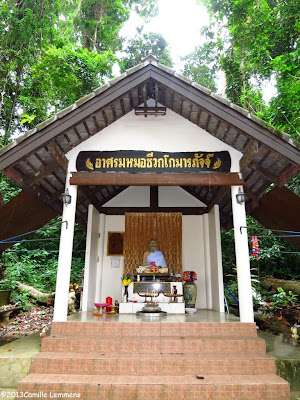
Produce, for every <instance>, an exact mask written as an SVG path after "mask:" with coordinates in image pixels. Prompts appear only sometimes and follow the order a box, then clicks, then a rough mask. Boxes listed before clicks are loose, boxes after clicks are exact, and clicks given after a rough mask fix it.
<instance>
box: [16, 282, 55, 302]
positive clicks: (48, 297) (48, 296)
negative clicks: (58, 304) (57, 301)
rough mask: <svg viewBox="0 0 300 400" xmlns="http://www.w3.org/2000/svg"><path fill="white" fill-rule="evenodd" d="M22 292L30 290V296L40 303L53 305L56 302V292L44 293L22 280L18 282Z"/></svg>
mask: <svg viewBox="0 0 300 400" xmlns="http://www.w3.org/2000/svg"><path fill="white" fill-rule="evenodd" d="M16 283H17V284H18V286H19V289H20V290H21V291H22V292H28V294H29V296H30V297H32V298H33V299H35V300H37V301H38V302H39V303H42V304H47V305H51V304H53V302H54V296H55V292H52V293H43V292H40V291H39V290H37V289H35V288H33V287H32V286H28V285H25V284H24V283H21V282H16Z"/></svg>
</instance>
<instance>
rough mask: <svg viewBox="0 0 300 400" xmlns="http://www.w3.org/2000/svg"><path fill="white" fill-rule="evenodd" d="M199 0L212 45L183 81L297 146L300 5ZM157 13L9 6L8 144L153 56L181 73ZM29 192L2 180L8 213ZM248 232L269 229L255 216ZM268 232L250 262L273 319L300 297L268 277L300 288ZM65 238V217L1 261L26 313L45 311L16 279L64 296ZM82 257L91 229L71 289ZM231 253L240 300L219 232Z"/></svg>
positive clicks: (63, 0) (0, 277)
mask: <svg viewBox="0 0 300 400" xmlns="http://www.w3.org/2000/svg"><path fill="white" fill-rule="evenodd" d="M195 1H196V0H195ZM196 2H198V3H201V4H202V5H204V6H205V7H206V8H207V10H208V12H209V15H210V23H209V24H208V25H207V26H206V27H204V28H203V29H202V32H201V35H202V37H203V45H202V46H201V47H197V48H195V49H194V51H193V52H192V53H191V54H189V55H188V56H185V57H183V58H182V60H181V65H182V67H181V71H178V72H181V73H182V74H184V75H185V76H188V77H189V78H191V79H193V80H194V81H195V82H197V83H199V84H201V85H203V86H206V87H208V88H210V89H211V90H213V91H215V92H217V93H218V92H219V93H220V91H222V92H225V94H226V96H227V98H228V99H230V100H231V101H232V102H233V103H235V104H237V105H239V106H241V107H243V108H245V109H247V110H249V112H251V113H252V114H255V115H256V116H258V117H260V118H262V119H264V120H265V121H267V122H268V123H269V124H270V125H273V126H275V127H276V128H277V129H279V130H281V131H285V132H286V133H288V134H289V135H290V136H291V137H293V138H294V139H296V140H299V136H300V115H299V109H300V48H299V36H300V2H299V1H298V0H289V1H285V0H222V1H221V0H198V1H196ZM182 7H184V1H182ZM133 11H134V12H135V13H137V14H138V15H140V16H141V17H142V21H143V23H142V24H141V26H140V27H139V28H138V29H137V30H136V35H135V37H133V38H126V37H124V36H122V35H121V33H120V32H121V28H122V27H123V25H124V23H126V21H128V19H129V18H130V15H131V13H132V12H133ZM158 12H159V8H158V4H157V1H156V0H147V1H145V0H60V1H58V0H42V1H37V0H18V1H15V0H1V1H0V87H1V94H0V147H3V146H5V145H7V144H9V143H10V142H11V141H12V140H14V139H15V138H17V137H18V136H19V135H21V134H23V133H25V132H26V131H28V130H29V129H32V128H33V127H34V126H35V125H36V124H38V123H39V122H42V121H43V120H45V119H47V118H49V117H51V116H52V115H53V114H55V113H56V112H57V111H59V110H61V109H63V108H65V107H67V106H69V105H70V104H72V103H74V102H75V101H76V100H77V99H78V98H81V97H83V96H84V95H86V94H88V93H90V92H91V91H92V90H93V89H95V88H96V87H98V86H101V85H102V84H104V83H105V82H106V81H107V80H108V79H111V78H113V77H114V74H115V72H114V71H115V70H116V69H117V70H118V71H120V72H123V71H124V70H125V69H127V68H130V67H132V66H133V65H135V64H137V63H139V62H140V61H141V60H142V59H143V58H144V57H146V56H147V55H148V54H152V55H154V56H155V57H156V58H157V59H158V60H159V61H160V62H161V63H163V64H165V65H168V66H170V67H172V66H173V63H174V61H173V60H172V57H171V53H170V48H169V45H168V43H167V41H166V40H165V39H164V37H163V36H162V35H161V34H159V33H157V32H150V33H149V32H148V33H146V32H145V29H144V27H145V25H146V24H147V22H148V21H149V20H151V18H154V17H155V16H156V15H157V14H158ZM116 67H117V68H116ZM220 73H222V74H223V76H224V77H225V82H226V83H225V85H223V88H220V87H219V86H218V76H219V74H220ZM266 82H272V84H273V85H274V86H275V88H276V94H275V95H274V96H273V97H272V98H271V99H270V101H268V102H266V101H265V100H264V96H263V90H264V89H263V88H264V87H265V84H266ZM299 183H300V175H298V176H296V177H295V178H293V179H292V180H291V181H290V182H288V183H287V187H288V188H289V189H290V190H292V191H293V192H294V193H296V194H297V195H299V191H300V189H299ZM269 189H270V188H269ZM20 190H21V189H20V188H19V187H17V185H16V184H15V183H13V182H12V181H10V180H9V179H8V178H7V177H6V176H4V175H2V174H0V206H1V205H3V204H5V203H7V202H8V201H9V200H10V199H11V198H12V197H14V196H15V195H16V194H17V193H18V192H19V191H20ZM295 218H299V216H295ZM248 224H249V225H251V226H256V227H261V226H260V225H259V224H258V222H256V221H255V220H253V219H252V218H251V217H248ZM262 232H263V233H262V234H261V236H262V237H259V246H260V255H259V258H258V259H257V258H255V257H253V256H251V257H250V258H251V267H252V274H253V275H252V276H253V281H252V283H253V287H254V288H255V291H256V295H255V300H254V301H255V304H256V306H257V307H259V305H260V304H261V303H263V302H265V303H266V304H267V305H269V306H267V307H269V308H268V309H271V308H272V304H274V307H273V309H272V310H273V311H272V312H273V316H275V317H276V315H277V314H276V312H277V310H278V309H282V307H286V308H287V307H296V309H297V306H299V294H300V291H299V293H293V292H290V291H289V290H288V289H281V290H278V289H277V288H276V287H273V288H271V289H270V286H268V285H267V284H266V283H265V282H264V281H263V277H265V276H273V277H274V278H278V279H281V280H291V281H294V282H295V283H296V282H297V281H299V280H300V254H299V252H298V251H297V249H295V248H293V247H292V246H291V245H288V244H287V243H285V242H284V241H283V240H282V239H281V238H280V237H278V236H277V235H274V234H272V232H270V231H269V230H266V231H262ZM59 235H60V221H59V218H57V219H55V220H53V221H51V223H49V224H47V225H46V226H44V227H43V228H41V229H40V230H38V231H37V232H35V233H33V234H32V235H31V236H29V237H26V240H20V241H19V242H18V243H16V244H15V245H14V246H13V247H11V248H10V249H8V250H6V251H5V252H3V253H2V255H1V258H0V281H1V282H0V288H1V287H9V288H10V289H12V297H11V302H12V303H18V305H19V306H20V307H21V308H22V309H23V310H28V309H29V310H30V309H31V308H32V307H37V306H38V305H39V304H38V302H37V301H36V300H34V299H32V297H31V296H30V295H29V293H28V291H26V290H25V291H20V290H19V287H18V284H17V283H16V282H22V283H23V284H27V285H29V286H32V287H34V288H35V289H37V290H40V291H42V292H44V293H50V292H53V291H54V290H55V279H56V268H57V256H58V244H59ZM84 249H85V232H84V231H83V230H82V229H81V227H80V226H77V227H76V234H75V242H74V254H73V263H72V276H71V282H70V283H78V282H79V280H80V276H81V273H82V269H83V265H84ZM249 249H250V250H251V237H249ZM222 251H223V267H224V282H225V284H226V285H227V286H228V288H229V289H230V291H231V292H232V293H233V294H234V295H235V296H237V283H236V282H237V280H236V271H235V255H234V254H235V252H234V239H233V232H232V230H230V231H228V232H225V231H223V232H222ZM299 285H300V284H299ZM272 290H273V291H272ZM228 299H229V300H232V297H231V296H230V295H228ZM45 307H46V306H45ZM43 312H44V311H43ZM299 313H300V311H299ZM298 317H299V316H298ZM298 317H297V318H298ZM298 323H300V321H299V320H298ZM280 329H281V328H280Z"/></svg>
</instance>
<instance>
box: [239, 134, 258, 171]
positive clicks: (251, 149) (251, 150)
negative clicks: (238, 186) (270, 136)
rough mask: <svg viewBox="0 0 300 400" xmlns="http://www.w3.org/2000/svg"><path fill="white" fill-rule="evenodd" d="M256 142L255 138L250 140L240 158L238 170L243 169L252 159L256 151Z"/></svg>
mask: <svg viewBox="0 0 300 400" xmlns="http://www.w3.org/2000/svg"><path fill="white" fill-rule="evenodd" d="M257 149H258V143H257V140H252V141H251V143H250V144H249V145H248V146H247V148H246V151H245V153H244V155H243V157H242V158H241V159H240V172H243V171H245V169H246V168H247V167H248V165H249V164H250V162H251V161H252V159H253V157H254V154H255V153H256V152H257Z"/></svg>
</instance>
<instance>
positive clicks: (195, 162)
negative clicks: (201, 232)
mask: <svg viewBox="0 0 300 400" xmlns="http://www.w3.org/2000/svg"><path fill="white" fill-rule="evenodd" d="M230 167H231V158H230V154H229V152H228V151H218V152H203V151H202V152H201V151H199V152H185V153H167V152H161V151H150V152H147V151H143V150H119V151H81V152H79V154H78V156H77V160H76V168H77V171H86V172H87V171H99V172H120V171H123V172H135V173H137V172H159V173H162V172H230Z"/></svg>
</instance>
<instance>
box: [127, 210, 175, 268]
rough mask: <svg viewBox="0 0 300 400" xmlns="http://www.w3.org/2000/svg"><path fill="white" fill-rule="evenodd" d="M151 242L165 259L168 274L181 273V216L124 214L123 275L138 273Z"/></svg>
mask: <svg viewBox="0 0 300 400" xmlns="http://www.w3.org/2000/svg"><path fill="white" fill-rule="evenodd" d="M152 238H154V239H156V241H157V249H158V250H160V251H162V252H163V254H164V256H165V259H166V262H167V266H168V268H169V273H171V272H173V273H176V274H180V273H182V214H181V213H126V214H125V239H124V273H125V274H126V273H135V272H136V270H135V269H136V267H138V266H139V265H142V260H143V254H144V252H145V251H146V250H148V247H149V242H150V240H151V239H152Z"/></svg>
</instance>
